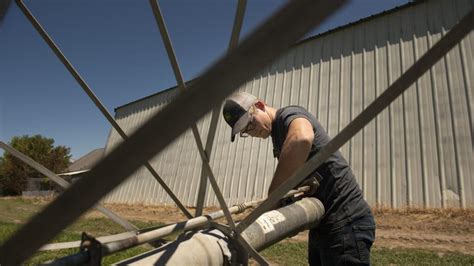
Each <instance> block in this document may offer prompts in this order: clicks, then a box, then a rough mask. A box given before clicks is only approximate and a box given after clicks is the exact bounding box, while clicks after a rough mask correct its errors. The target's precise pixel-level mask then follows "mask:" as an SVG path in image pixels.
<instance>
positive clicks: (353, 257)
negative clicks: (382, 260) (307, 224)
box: [308, 213, 375, 265]
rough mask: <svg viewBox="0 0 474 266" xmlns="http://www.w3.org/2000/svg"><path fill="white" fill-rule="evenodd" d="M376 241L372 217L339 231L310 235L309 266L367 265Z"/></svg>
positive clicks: (350, 224)
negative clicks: (371, 248)
mask: <svg viewBox="0 0 474 266" xmlns="http://www.w3.org/2000/svg"><path fill="white" fill-rule="evenodd" d="M374 240H375V221H374V217H373V215H372V213H368V214H366V215H365V216H363V217H361V218H358V219H357V220H354V221H352V222H350V223H348V224H346V225H344V226H342V227H339V228H333V229H331V230H329V231H328V232H326V231H325V232H321V230H320V228H315V229H312V230H310V231H309V243H308V260H309V264H310V265H370V247H371V246H372V243H373V242H374Z"/></svg>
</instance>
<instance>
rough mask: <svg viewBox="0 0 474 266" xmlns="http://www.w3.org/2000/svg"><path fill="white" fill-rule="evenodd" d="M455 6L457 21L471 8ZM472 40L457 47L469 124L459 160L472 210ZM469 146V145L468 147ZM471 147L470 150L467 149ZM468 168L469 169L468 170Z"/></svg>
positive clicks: (466, 4) (463, 3)
mask: <svg viewBox="0 0 474 266" xmlns="http://www.w3.org/2000/svg"><path fill="white" fill-rule="evenodd" d="M456 4H457V15H458V19H460V18H461V17H462V16H464V15H465V13H466V12H467V10H470V9H472V8H473V6H472V2H469V1H459V2H457V3H456ZM473 38H474V34H473V33H472V32H471V34H469V35H468V36H467V37H466V38H464V40H462V41H461V43H460V44H459V45H458V48H459V53H460V62H461V69H460V71H461V73H462V76H463V77H462V79H463V85H462V86H463V87H464V94H465V96H464V97H465V101H466V108H467V110H466V112H467V114H466V116H467V117H468V118H467V119H468V121H469V123H467V125H466V127H468V128H469V131H468V132H470V133H469V134H468V137H467V143H463V144H461V146H464V147H467V148H468V149H467V151H468V154H467V155H466V156H465V157H461V156H460V158H461V160H467V161H468V162H467V164H465V165H466V166H467V167H466V169H467V170H466V171H465V174H463V177H464V184H465V197H466V207H468V208H472V207H473V206H474V181H473V174H472V173H473V172H474V169H473V168H474V166H473V165H474V154H473V149H472V147H473V138H474V135H473V134H474V132H473V126H472V124H473V114H472V108H473V97H472V91H473V89H472V78H473V77H474V70H473V61H474V57H473V54H472V51H473V50H474V47H473V45H472V41H471V40H472V39H473ZM469 144H470V145H469ZM469 147H471V149H469ZM469 168H470V169H469Z"/></svg>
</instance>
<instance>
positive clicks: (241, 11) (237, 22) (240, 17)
mask: <svg viewBox="0 0 474 266" xmlns="http://www.w3.org/2000/svg"><path fill="white" fill-rule="evenodd" d="M246 5H247V0H239V2H238V4H237V10H236V12H235V19H234V26H233V27H232V34H231V37H230V42H229V48H228V49H227V50H228V52H230V51H232V50H233V49H234V48H235V47H237V44H238V43H239V36H240V30H241V29H242V24H243V21H244V15H245V7H246ZM219 113H220V106H218V107H216V108H214V109H212V115H211V123H210V125H209V130H208V131H207V132H208V133H207V140H206V149H205V152H206V154H207V155H208V158H209V159H211V152H212V146H213V144H214V137H215V135H216V129H217V120H218V118H219ZM206 189H207V176H206V171H205V168H204V165H203V166H202V169H201V178H200V183H199V194H198V198H197V202H196V214H195V215H196V216H200V215H202V209H203V206H204V197H205V196H206Z"/></svg>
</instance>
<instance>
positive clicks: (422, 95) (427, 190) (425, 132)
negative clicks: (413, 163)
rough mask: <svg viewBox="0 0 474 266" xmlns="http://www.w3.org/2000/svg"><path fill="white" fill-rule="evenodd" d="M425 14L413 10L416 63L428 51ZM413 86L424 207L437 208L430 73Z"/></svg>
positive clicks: (420, 10)
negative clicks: (420, 151)
mask: <svg viewBox="0 0 474 266" xmlns="http://www.w3.org/2000/svg"><path fill="white" fill-rule="evenodd" d="M427 14H428V12H427V10H426V5H422V6H420V8H417V10H416V16H415V36H416V49H415V52H416V59H418V58H420V57H421V56H422V55H423V54H424V53H425V52H426V51H427V50H428V35H429V34H430V33H429V32H428V31H427V30H428V24H427ZM417 84H418V87H419V97H418V99H419V103H418V104H419V107H420V128H421V150H422V155H423V168H422V169H423V188H424V189H423V195H424V207H441V191H440V175H439V168H438V164H439V162H438V150H437V145H436V141H437V135H436V124H435V123H436V121H435V114H434V110H433V99H432V98H433V97H432V90H433V87H432V84H431V80H430V71H428V72H427V73H425V75H423V76H422V77H421V78H420V79H419V80H418V81H417Z"/></svg>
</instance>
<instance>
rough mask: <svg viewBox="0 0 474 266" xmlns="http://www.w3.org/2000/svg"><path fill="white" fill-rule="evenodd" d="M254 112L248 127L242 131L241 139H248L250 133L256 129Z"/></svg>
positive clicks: (251, 114)
mask: <svg viewBox="0 0 474 266" xmlns="http://www.w3.org/2000/svg"><path fill="white" fill-rule="evenodd" d="M253 112H254V110H253V109H252V112H251V113H250V121H249V123H248V124H247V126H246V127H245V128H244V129H243V130H242V131H240V137H241V138H246V137H248V136H250V135H249V133H248V132H250V131H252V130H254V129H255V121H254V118H253Z"/></svg>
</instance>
